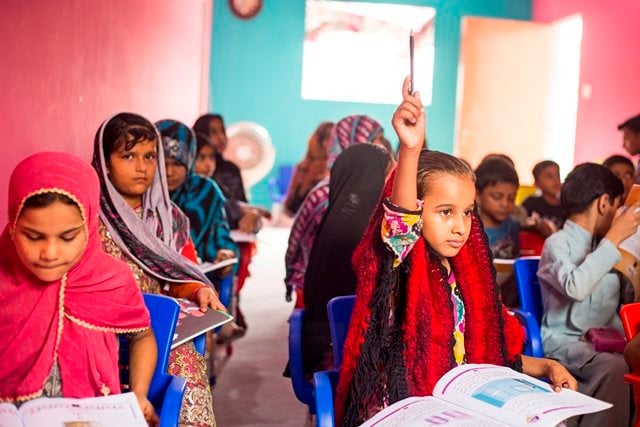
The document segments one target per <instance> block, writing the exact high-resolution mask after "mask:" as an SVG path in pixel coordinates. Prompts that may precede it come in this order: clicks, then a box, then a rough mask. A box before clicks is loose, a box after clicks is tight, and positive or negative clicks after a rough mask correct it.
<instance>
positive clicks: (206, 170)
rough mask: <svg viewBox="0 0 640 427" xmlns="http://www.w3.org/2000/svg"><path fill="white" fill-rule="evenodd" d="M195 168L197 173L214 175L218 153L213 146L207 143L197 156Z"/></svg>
mask: <svg viewBox="0 0 640 427" xmlns="http://www.w3.org/2000/svg"><path fill="white" fill-rule="evenodd" d="M195 170H196V173H197V174H200V175H204V176H208V177H212V176H213V173H214V172H215V171H216V153H215V150H214V149H213V147H209V146H208V145H205V146H204V147H202V148H201V149H200V151H198V155H197V156H196V165H195Z"/></svg>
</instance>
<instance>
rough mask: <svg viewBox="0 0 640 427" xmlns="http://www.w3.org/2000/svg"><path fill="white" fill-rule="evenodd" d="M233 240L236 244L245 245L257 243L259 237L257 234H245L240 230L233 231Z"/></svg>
mask: <svg viewBox="0 0 640 427" xmlns="http://www.w3.org/2000/svg"><path fill="white" fill-rule="evenodd" d="M229 234H230V235H231V240H233V241H234V242H236V243H244V242H255V241H257V240H258V237H257V236H256V235H255V233H245V232H244V231H240V230H231V233H229Z"/></svg>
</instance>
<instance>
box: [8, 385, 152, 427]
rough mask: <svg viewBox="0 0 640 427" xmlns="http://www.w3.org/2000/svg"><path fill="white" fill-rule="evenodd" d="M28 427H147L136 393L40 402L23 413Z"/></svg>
mask: <svg viewBox="0 0 640 427" xmlns="http://www.w3.org/2000/svg"><path fill="white" fill-rule="evenodd" d="M18 412H19V413H20V415H21V416H22V421H23V424H24V427H42V426H56V427H122V426H127V427H129V426H131V427H146V426H147V423H146V421H145V420H144V416H143V415H142V411H141V410H140V406H139V405H138V401H137V399H136V397H135V395H134V394H133V393H124V394H114V395H111V396H103V397H91V398H87V399H66V398H46V397H43V398H40V399H35V400H32V401H29V402H26V403H24V404H23V405H22V406H21V407H20V409H19V411H18Z"/></svg>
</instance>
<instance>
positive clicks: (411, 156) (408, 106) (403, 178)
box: [391, 77, 426, 210]
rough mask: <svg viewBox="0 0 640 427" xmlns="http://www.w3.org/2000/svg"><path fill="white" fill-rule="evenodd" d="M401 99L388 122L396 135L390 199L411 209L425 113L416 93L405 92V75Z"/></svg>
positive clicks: (415, 194) (414, 197) (422, 139)
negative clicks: (394, 167)
mask: <svg viewBox="0 0 640 427" xmlns="http://www.w3.org/2000/svg"><path fill="white" fill-rule="evenodd" d="M402 99H403V101H402V103H401V104H400V105H399V106H398V108H397V109H396V111H395V113H394V114H393V118H392V119H391V123H392V124H393V128H394V129H395V131H396V134H397V135H398V138H399V139H400V150H399V153H398V166H397V168H396V176H395V179H394V181H393V192H392V194H391V203H393V204H394V205H396V206H399V207H401V208H404V209H410V210H415V209H416V199H417V185H416V174H417V172H418V158H419V157H420V150H422V146H423V145H424V131H425V123H426V119H425V115H424V108H422V101H421V100H420V94H419V93H418V92H416V93H415V94H414V95H410V94H409V77H406V78H405V79H404V83H403V85H402Z"/></svg>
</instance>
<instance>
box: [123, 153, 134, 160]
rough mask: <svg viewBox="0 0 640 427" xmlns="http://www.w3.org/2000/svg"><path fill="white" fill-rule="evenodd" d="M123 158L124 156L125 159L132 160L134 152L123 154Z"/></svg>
mask: <svg viewBox="0 0 640 427" xmlns="http://www.w3.org/2000/svg"><path fill="white" fill-rule="evenodd" d="M122 158H123V159H125V160H131V159H132V158H133V154H131V153H124V154H123V155H122Z"/></svg>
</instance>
